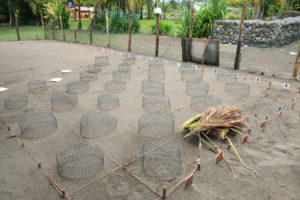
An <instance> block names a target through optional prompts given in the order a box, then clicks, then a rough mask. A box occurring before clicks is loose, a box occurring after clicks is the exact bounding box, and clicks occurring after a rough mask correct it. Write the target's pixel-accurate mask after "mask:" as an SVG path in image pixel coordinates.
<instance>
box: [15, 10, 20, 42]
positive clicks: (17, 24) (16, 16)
mask: <svg viewBox="0 0 300 200" xmlns="http://www.w3.org/2000/svg"><path fill="white" fill-rule="evenodd" d="M15 20H16V31H17V37H18V41H20V40H21V38H20V33H19V23H18V15H17V14H15Z"/></svg>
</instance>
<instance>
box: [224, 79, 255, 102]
mask: <svg viewBox="0 0 300 200" xmlns="http://www.w3.org/2000/svg"><path fill="white" fill-rule="evenodd" d="M224 91H225V93H226V94H229V95H231V96H234V97H243V98H246V97H249V94H250V85H248V84H247V83H238V82H232V83H226V84H225V87H224Z"/></svg>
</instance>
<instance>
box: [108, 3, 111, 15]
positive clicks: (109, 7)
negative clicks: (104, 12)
mask: <svg viewBox="0 0 300 200" xmlns="http://www.w3.org/2000/svg"><path fill="white" fill-rule="evenodd" d="M110 10H111V4H109V5H108V16H109V17H110Z"/></svg>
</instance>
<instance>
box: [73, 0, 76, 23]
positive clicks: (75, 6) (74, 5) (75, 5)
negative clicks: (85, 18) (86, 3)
mask: <svg viewBox="0 0 300 200" xmlns="http://www.w3.org/2000/svg"><path fill="white" fill-rule="evenodd" d="M73 12H74V20H75V22H76V21H77V17H76V13H77V12H76V5H75V3H74V10H73Z"/></svg>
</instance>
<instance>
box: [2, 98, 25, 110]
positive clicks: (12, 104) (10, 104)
mask: <svg viewBox="0 0 300 200" xmlns="http://www.w3.org/2000/svg"><path fill="white" fill-rule="evenodd" d="M27 104H28V97H27V96H26V95H24V94H15V95H8V96H6V97H5V98H4V107H5V108H6V109H7V110H18V109H21V108H23V107H25V106H27Z"/></svg>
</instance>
